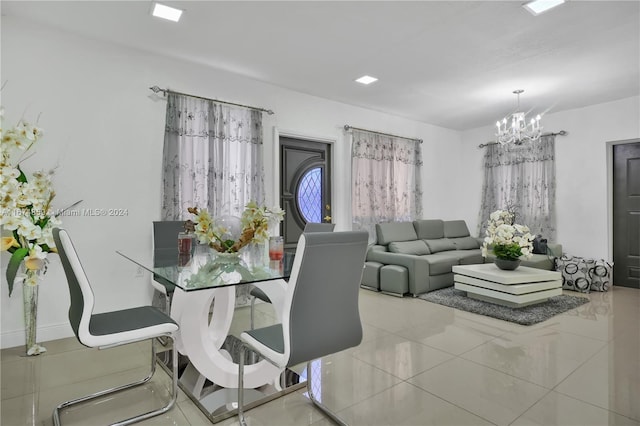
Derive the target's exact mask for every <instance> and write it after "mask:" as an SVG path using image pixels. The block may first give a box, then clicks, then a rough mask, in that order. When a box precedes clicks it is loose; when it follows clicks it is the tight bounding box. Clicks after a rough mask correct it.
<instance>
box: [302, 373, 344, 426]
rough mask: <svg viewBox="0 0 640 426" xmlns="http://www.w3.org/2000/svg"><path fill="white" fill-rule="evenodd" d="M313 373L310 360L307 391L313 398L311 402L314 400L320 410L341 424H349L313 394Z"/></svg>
mask: <svg viewBox="0 0 640 426" xmlns="http://www.w3.org/2000/svg"><path fill="white" fill-rule="evenodd" d="M312 375H313V374H312V373H311V361H309V362H307V393H308V394H309V399H310V400H311V402H313V404H314V405H315V406H316V407H318V408H319V409H320V411H322V412H323V413H325V414H326V415H327V416H329V417H330V418H331V420H333V421H334V422H335V423H337V424H338V425H340V426H347V424H346V423H345V422H344V421H342V419H340V418H339V417H338V416H337V415H336V414H335V413H334V412H333V411H331V410H329V409H328V408H327V406H326V405H324V404H323V403H321V402H320V401H318V400H317V399H316V397H315V396H314V395H313V389H312V384H311V376H312Z"/></svg>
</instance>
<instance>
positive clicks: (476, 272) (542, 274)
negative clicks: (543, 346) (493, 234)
mask: <svg viewBox="0 0 640 426" xmlns="http://www.w3.org/2000/svg"><path fill="white" fill-rule="evenodd" d="M453 273H454V275H453V280H454V287H455V288H456V289H457V290H462V291H466V292H467V296H469V297H472V298H474V299H479V300H484V301H487V302H491V303H497V304H499V305H504V306H509V307H512V308H519V307H522V306H527V305H532V304H534V303H540V302H544V301H545V300H547V299H548V298H550V297H553V296H559V295H560V294H562V274H561V273H560V272H556V271H545V270H543V269H536V268H529V267H526V266H520V267H518V269H516V270H515V271H503V270H502V269H498V267H497V266H496V265H495V264H493V263H483V264H479V265H456V266H454V267H453Z"/></svg>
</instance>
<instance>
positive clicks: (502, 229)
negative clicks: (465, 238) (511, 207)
mask: <svg viewBox="0 0 640 426" xmlns="http://www.w3.org/2000/svg"><path fill="white" fill-rule="evenodd" d="M486 235H487V236H486V237H485V239H484V243H483V244H482V255H483V256H484V257H487V254H488V252H489V250H492V251H493V253H494V254H495V256H496V261H495V264H496V266H497V267H498V268H500V269H505V270H513V269H516V268H517V267H518V266H519V265H520V257H521V256H524V257H525V258H529V257H531V255H532V252H533V243H532V241H533V240H534V238H535V237H534V236H533V235H531V234H530V232H529V228H528V227H527V226H525V225H519V224H517V223H514V214H513V213H512V212H509V211H507V210H496V211H495V212H493V213H491V215H490V216H489V220H488V221H487V231H486Z"/></svg>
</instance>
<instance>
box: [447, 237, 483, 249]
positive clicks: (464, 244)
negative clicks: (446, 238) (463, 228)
mask: <svg viewBox="0 0 640 426" xmlns="http://www.w3.org/2000/svg"><path fill="white" fill-rule="evenodd" d="M450 240H451V241H452V242H453V244H455V245H456V248H457V249H458V250H471V249H477V248H480V243H479V242H478V240H476V239H475V238H473V237H458V238H450Z"/></svg>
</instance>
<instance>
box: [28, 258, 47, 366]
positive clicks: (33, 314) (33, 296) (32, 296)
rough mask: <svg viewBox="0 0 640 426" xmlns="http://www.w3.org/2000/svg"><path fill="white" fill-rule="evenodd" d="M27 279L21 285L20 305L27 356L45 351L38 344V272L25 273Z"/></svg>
mask: <svg viewBox="0 0 640 426" xmlns="http://www.w3.org/2000/svg"><path fill="white" fill-rule="evenodd" d="M25 275H26V276H27V278H26V279H25V280H24V282H23V283H22V303H23V313H24V332H25V350H26V354H27V356H32V355H40V354H41V353H43V352H46V351H47V349H46V348H45V347H43V346H40V345H39V344H38V339H37V332H38V290H39V288H40V286H39V284H38V281H39V279H40V277H39V275H40V271H29V270H27V271H26V272H25Z"/></svg>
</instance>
